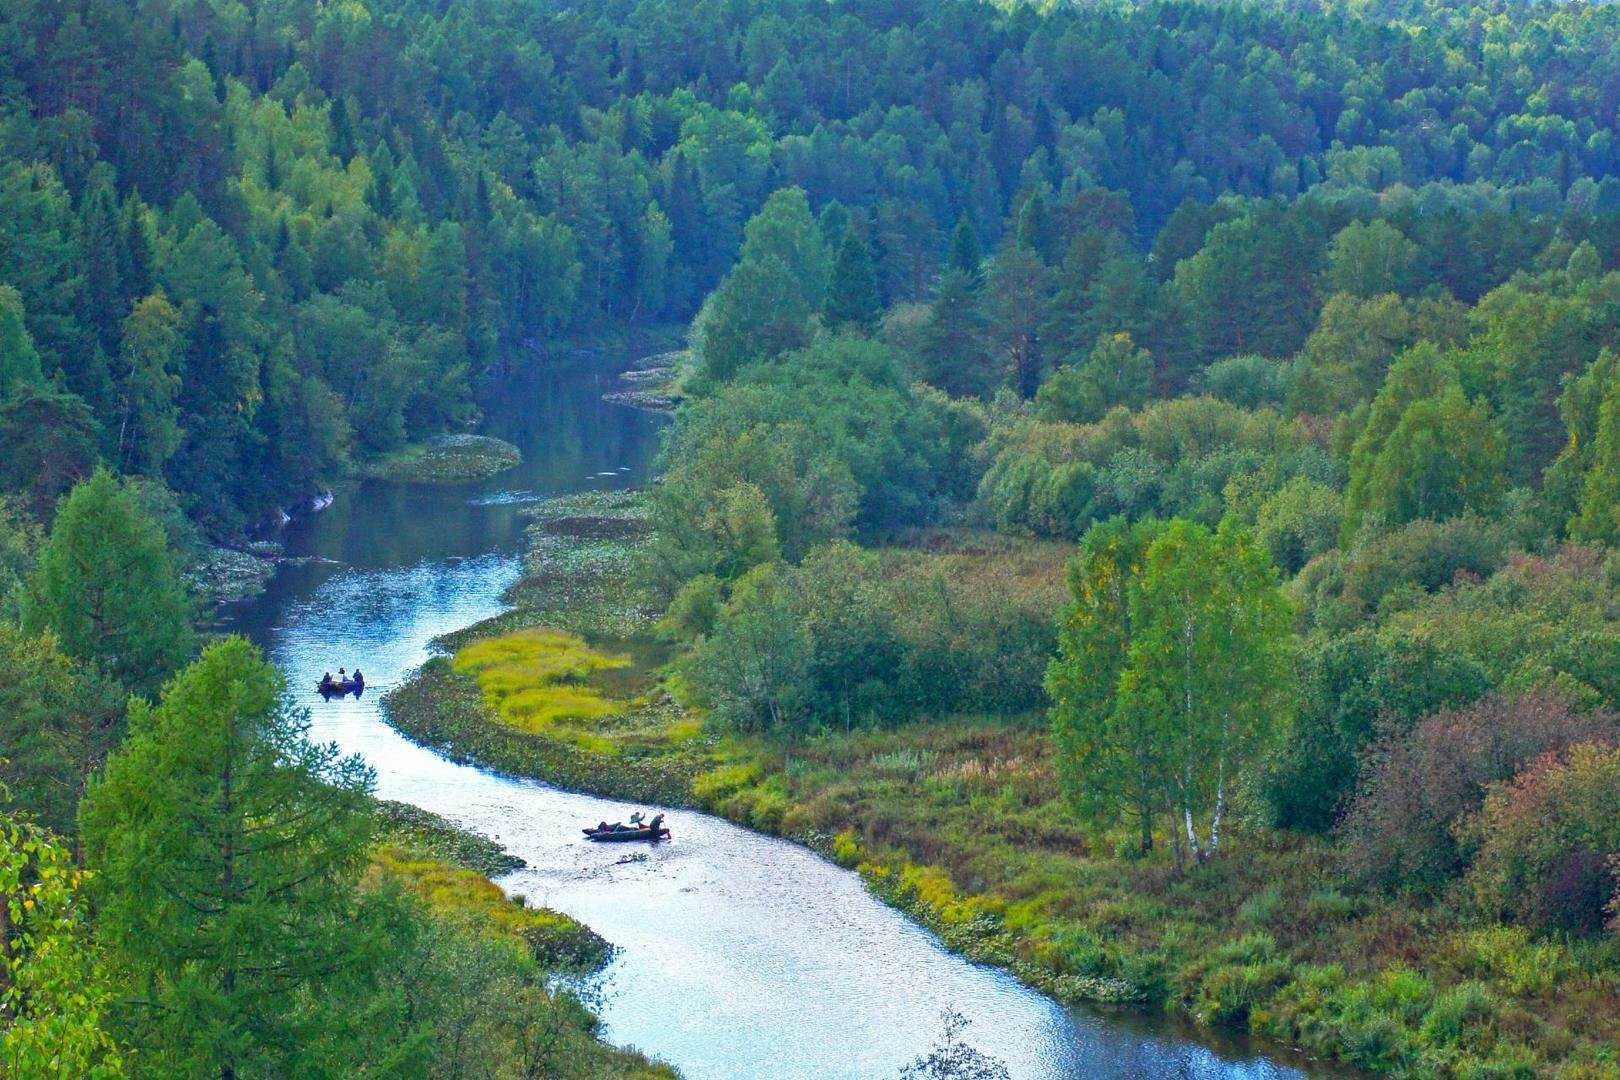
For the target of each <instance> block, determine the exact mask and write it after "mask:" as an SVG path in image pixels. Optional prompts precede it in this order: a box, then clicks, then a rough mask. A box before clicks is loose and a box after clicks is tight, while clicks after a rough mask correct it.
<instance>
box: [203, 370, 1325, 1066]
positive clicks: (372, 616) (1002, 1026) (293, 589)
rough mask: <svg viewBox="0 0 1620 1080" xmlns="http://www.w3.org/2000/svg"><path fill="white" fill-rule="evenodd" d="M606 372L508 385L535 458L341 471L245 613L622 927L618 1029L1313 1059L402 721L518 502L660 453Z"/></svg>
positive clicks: (902, 1053)
mask: <svg viewBox="0 0 1620 1080" xmlns="http://www.w3.org/2000/svg"><path fill="white" fill-rule="evenodd" d="M605 382H606V380H605V379H604V378H603V377H602V376H600V375H597V374H595V373H592V372H587V371H577V370H576V371H560V372H557V373H555V374H553V375H552V376H550V377H547V378H542V379H538V380H536V381H535V383H534V385H532V386H530V387H528V388H526V389H525V390H523V391H522V392H520V393H518V392H515V393H514V395H513V398H514V400H513V401H512V402H510V403H509V411H510V413H511V415H509V416H504V417H503V416H492V417H491V419H490V424H489V428H490V431H491V432H492V433H493V434H497V435H501V436H503V437H506V438H509V439H511V440H512V441H514V442H516V443H518V445H519V446H521V447H522V448H523V451H524V455H525V461H524V464H523V465H522V466H520V467H519V468H517V469H515V470H512V471H511V472H508V473H505V474H503V475H502V476H500V477H497V478H495V479H494V480H491V481H488V482H484V483H478V484H468V485H462V486H458V487H451V488H443V487H439V488H434V487H423V486H415V485H408V484H392V483H380V482H375V483H374V482H368V483H364V484H361V485H359V486H357V487H354V488H350V489H345V490H342V491H339V492H338V493H337V498H336V500H335V502H334V504H333V506H332V507H331V508H330V509H329V510H327V511H325V512H324V513H322V514H320V515H318V516H316V517H314V518H312V519H307V520H301V521H299V522H296V523H295V524H294V525H293V526H291V527H290V528H289V531H288V534H287V536H286V537H285V539H286V541H287V544H288V548H289V551H290V552H291V553H292V554H294V555H304V556H312V557H313V558H312V559H311V560H310V561H308V562H305V563H301V564H289V565H286V566H284V567H283V568H282V569H281V571H280V572H279V573H278V574H277V576H276V579H275V580H274V581H273V582H272V583H271V587H270V590H269V592H268V593H267V594H266V595H265V596H264V597H263V598H262V599H261V600H258V601H255V602H253V603H251V604H249V605H245V606H243V607H242V608H240V609H238V610H237V611H236V612H234V613H233V617H232V621H233V623H234V625H235V626H236V627H237V628H238V629H241V630H243V631H245V632H247V633H249V634H250V635H251V636H252V637H254V638H255V639H256V640H257V641H258V642H259V643H260V644H261V645H263V646H264V647H265V648H266V649H267V650H268V651H269V653H270V654H271V656H272V657H273V658H274V659H275V660H276V662H277V663H278V664H280V665H281V666H282V668H283V669H284V670H285V671H286V673H287V678H288V683H289V685H290V686H291V687H293V688H294V692H295V693H296V694H297V696H298V697H299V699H300V701H301V702H302V703H304V704H306V705H307V706H308V707H309V708H310V710H311V720H312V732H313V735H314V736H315V737H316V738H317V739H320V740H332V741H336V742H337V743H338V744H339V745H340V746H341V747H342V748H343V749H344V750H345V751H347V752H351V753H359V754H362V755H364V756H365V758H366V760H367V761H368V762H370V764H371V765H372V767H373V768H374V769H375V770H376V774H377V793H378V794H379V795H380V796H382V797H384V798H389V799H399V800H402V801H405V802H411V803H415V804H417V805H419V806H422V807H425V808H427V809H429V810H432V811H434V812H436V813H439V814H442V815H444V816H445V817H448V818H450V819H452V820H454V821H457V822H459V823H461V824H462V825H465V826H467V827H469V828H471V829H474V830H476V831H478V832H481V833H483V834H485V835H487V836H490V837H493V838H494V839H496V840H498V841H500V842H501V843H502V844H504V845H505V846H506V847H507V848H508V849H510V850H511V851H512V852H514V853H515V854H517V855H519V856H521V857H522V858H524V859H525V860H527V862H528V863H529V865H528V867H527V868H525V869H523V870H519V871H516V872H514V873H512V874H510V875H508V876H507V877H505V878H504V879H502V882H501V883H502V885H503V886H504V887H505V888H506V889H507V890H508V891H509V892H512V893H520V894H523V895H525V896H527V897H528V898H529V899H530V900H532V901H534V902H537V903H542V904H545V905H547V906H550V907H553V908H557V909H559V910H562V911H566V912H568V913H569V914H571V915H574V916H576V917H577V918H579V919H581V920H583V921H584V922H585V923H587V924H588V925H590V926H591V927H592V928H594V929H595V930H596V931H597V932H598V933H600V934H602V936H604V937H605V938H607V939H608V940H609V941H610V942H612V943H613V944H614V945H615V946H617V947H618V952H617V954H616V956H615V958H614V960H613V962H612V963H611V964H610V965H609V967H608V968H607V969H606V971H605V972H604V973H603V975H602V976H601V978H600V981H599V985H600V987H601V990H602V995H603V996H602V1001H601V1008H600V1011H601V1014H602V1018H603V1034H604V1036H605V1037H606V1038H607V1039H608V1040H609V1041H611V1042H614V1043H617V1044H620V1045H626V1046H636V1047H638V1048H640V1049H642V1050H644V1051H646V1052H648V1053H649V1054H651V1055H653V1056H655V1057H658V1058H661V1059H663V1060H665V1061H668V1062H670V1063H672V1064H674V1065H675V1066H677V1067H678V1068H679V1069H680V1070H681V1072H682V1073H683V1075H685V1076H687V1077H690V1078H693V1080H699V1078H725V1080H733V1078H743V1077H771V1078H778V1077H780V1078H789V1077H806V1078H809V1077H816V1078H841V1077H847V1078H866V1077H889V1076H894V1075H896V1074H897V1073H898V1071H899V1069H900V1068H901V1067H902V1066H904V1065H905V1064H906V1063H907V1062H909V1061H911V1060H913V1059H914V1058H916V1057H917V1056H918V1055H919V1054H922V1053H924V1052H926V1051H927V1049H928V1048H929V1047H930V1045H931V1044H932V1043H933V1042H934V1040H935V1039H936V1037H937V1035H938V1033H939V1030H940V1012H941V1010H942V1009H944V1008H946V1007H950V1008H954V1009H955V1010H957V1011H958V1012H960V1013H962V1014H963V1015H964V1016H965V1017H966V1018H967V1019H968V1020H969V1021H970V1026H969V1027H968V1029H967V1031H966V1033H965V1036H964V1037H965V1039H966V1040H967V1041H968V1042H970V1043H972V1044H973V1045H974V1046H976V1047H978V1048H979V1049H980V1050H982V1051H984V1052H985V1053H987V1054H990V1055H992V1056H994V1057H995V1058H998V1059H999V1060H1000V1061H1001V1062H1002V1063H1004V1064H1005V1065H1006V1066H1007V1068H1008V1069H1009V1071H1010V1072H1011V1075H1012V1076H1013V1077H1015V1078H1018V1080H1033V1078H1050V1077H1120V1078H1124V1077H1190V1078H1200V1080H1202V1078H1238V1077H1244V1078H1248V1077H1253V1078H1274V1077H1275V1078H1281V1077H1297V1076H1303V1075H1306V1073H1304V1072H1302V1071H1301V1070H1300V1069H1299V1068H1298V1067H1296V1066H1291V1065H1287V1064H1282V1063H1279V1062H1277V1061H1274V1060H1272V1059H1269V1058H1267V1057H1264V1056H1260V1055H1257V1054H1255V1053H1253V1052H1251V1051H1248V1050H1247V1049H1245V1048H1243V1047H1241V1046H1230V1047H1223V1048H1222V1049H1221V1050H1218V1051H1217V1050H1213V1049H1210V1048H1207V1047H1206V1046H1203V1045H1200V1044H1198V1043H1195V1042H1192V1041H1190V1040H1188V1039H1187V1038H1185V1037H1184V1036H1183V1035H1181V1034H1180V1033H1178V1032H1176V1031H1175V1030H1173V1029H1172V1028H1171V1027H1170V1026H1169V1025H1167V1024H1165V1023H1162V1022H1158V1021H1151V1022H1150V1021H1147V1020H1142V1019H1137V1018H1130V1017H1124V1018H1122V1017H1114V1016H1103V1015H1099V1014H1093V1013H1089V1012H1079V1011H1072V1010H1068V1009H1065V1008H1064V1007H1062V1006H1060V1005H1058V1004H1056V1003H1055V1002H1053V1001H1051V1000H1050V999H1048V998H1045V997H1043V996H1041V995H1039V994H1036V993H1034V992H1032V991H1030V990H1029V989H1027V988H1025V987H1023V986H1021V985H1020V984H1019V983H1018V982H1017V981H1015V980H1014V979H1012V978H1011V977H1010V976H1007V975H1005V974H1003V973H1001V972H998V971H994V970H991V969H987V968H982V967H978V966H975V965H973V964H970V963H967V962H966V961H964V960H962V959H960V958H959V957H956V956H953V955H951V954H950V953H948V952H946V951H945V950H944V949H943V948H941V947H940V945H939V944H938V942H936V941H935V940H934V939H933V938H932V937H931V936H930V935H929V934H928V933H926V932H925V931H923V930H921V929H919V928H918V927H916V926H914V925H913V924H911V923H910V922H908V921H907V920H906V919H904V918H902V917H901V916H900V915H898V914H897V913H895V912H894V911H892V910H891V909H889V908H887V907H885V906H884V905H883V904H881V903H880V902H878V901H877V900H875V899H873V898H872V897H871V896H870V895H869V894H868V893H867V892H866V890H865V889H864V888H863V887H862V885H861V883H860V880H859V879H858V878H857V877H856V876H855V875H854V874H853V873H851V872H849V871H846V870H843V869H841V868H839V867H837V866H834V865H833V864H831V863H829V862H826V861H825V860H823V859H820V858H818V857H817V856H815V855H813V854H811V853H810V852H808V851H806V850H805V849H803V848H800V847H797V846H795V845H793V844H789V843H785V842H783V841H780V840H774V839H771V838H768V837H764V836H760V835H758V834H755V833H751V832H749V831H747V830H744V829H741V828H738V827H736V826H734V825H731V824H729V823H727V822H724V821H721V820H719V819H716V818H711V817H707V816H705V815H702V814H694V813H689V812H686V811H675V812H672V813H671V814H670V816H669V825H670V827H671V829H672V831H673V837H672V839H671V840H670V841H669V842H667V843H663V844H660V845H656V846H647V845H640V844H634V845H606V844H590V843H587V842H585V841H584V840H582V838H581V836H580V832H579V829H580V827H581V826H582V825H585V824H594V823H595V822H597V821H599V820H603V819H606V820H609V821H614V820H622V819H624V818H626V817H627V816H628V815H629V813H630V812H631V811H632V810H633V809H634V808H633V807H631V806H629V805H627V804H623V803H618V802H613V801H609V800H602V799H596V798H592V797H590V796H586V795H577V794H572V793H569V792H563V791H559V790H557V789H555V788H551V787H548V786H547V785H544V784H539V783H535V782H532V781H526V780H515V779H511V778H507V777H502V776H497V775H495V774H493V773H489V772H485V771H483V770H479V769H474V768H470V767H467V766H462V765H456V764H453V763H451V762H450V761H448V760H446V759H444V758H442V757H440V756H439V755H437V754H435V753H433V752H431V751H428V750H425V749H423V748H421V747H419V746H416V745H414V744H413V743H410V742H409V741H407V740H406V739H404V738H403V737H401V736H400V735H398V734H397V733H396V732H395V731H394V730H393V729H392V728H389V727H388V726H387V725H386V724H385V723H384V722H383V721H382V720H381V718H380V717H379V715H378V711H377V702H378V697H379V695H380V692H382V691H385V690H386V689H387V688H388V687H390V686H392V685H394V684H395V683H396V682H398V681H399V680H400V679H401V678H403V677H404V676H406V675H407V674H408V673H409V672H410V671H411V670H412V669H414V668H415V667H417V666H418V665H419V664H421V663H422V661H423V660H425V659H426V658H427V656H428V655H429V652H428V642H430V641H431V640H432V639H433V638H434V637H436V636H437V635H440V634H443V633H446V632H448V631H450V630H455V629H459V628H461V627H463V626H466V625H468V624H469V623H473V622H476V621H478V620H480V619H483V618H485V617H487V616H490V615H493V614H495V613H497V612H499V611H500V610H501V608H502V605H501V600H500V595H501V592H502V591H503V590H504V589H505V588H506V586H507V585H508V584H510V583H511V582H512V580H513V579H514V578H515V577H516V575H517V572H518V553H519V550H520V547H521V542H522V527H523V520H522V518H521V517H520V516H519V514H518V512H519V510H520V509H521V507H522V505H523V504H524V503H525V502H527V501H532V500H533V499H534V498H536V497H542V496H545V495H550V494H555V493H559V492H564V491H574V490H580V489H585V488H593V487H617V486H622V485H625V484H629V483H634V482H636V481H638V480H639V479H641V478H642V477H643V476H644V474H645V470H646V468H647V465H648V461H649V458H650V456H651V453H652V451H653V450H654V448H655V446H656V440H657V429H658V425H659V420H658V418H656V417H654V416H652V415H651V414H647V413H642V412H637V411H635V410H632V409H628V408H624V407H621V406H613V405H607V404H604V403H603V402H601V400H600V395H601V393H602V391H603V389H605V388H606V387H605V385H604V384H605ZM356 664H358V665H360V666H361V667H362V668H363V669H364V671H365V673H366V681H367V691H366V694H365V695H364V696H363V697H361V698H359V699H353V698H347V699H340V700H334V701H331V702H323V701H322V700H321V699H320V698H319V697H318V696H317V695H316V694H315V693H314V692H313V687H314V684H315V682H316V680H317V679H319V677H320V674H321V673H322V672H323V671H325V670H334V671H335V670H336V668H337V667H338V666H339V665H342V666H345V667H349V668H351V669H352V668H353V667H354V666H355V665H356ZM627 849H629V850H627ZM1310 1075H1319V1073H1318V1072H1317V1070H1315V1069H1312V1070H1311V1072H1310Z"/></svg>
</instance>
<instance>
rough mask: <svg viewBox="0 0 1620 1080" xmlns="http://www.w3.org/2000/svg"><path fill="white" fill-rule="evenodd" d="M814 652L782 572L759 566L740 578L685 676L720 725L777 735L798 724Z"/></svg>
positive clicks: (690, 660)
mask: <svg viewBox="0 0 1620 1080" xmlns="http://www.w3.org/2000/svg"><path fill="white" fill-rule="evenodd" d="M811 647H812V640H811V637H810V634H809V631H808V630H807V629H806V628H805V627H804V626H803V624H802V623H801V622H800V620H799V613H798V612H797V611H796V610H795V608H794V604H793V595H792V591H791V590H790V588H789V586H788V584H787V581H786V579H785V574H784V571H783V569H782V567H781V566H780V565H779V564H776V563H762V564H760V565H759V566H756V567H754V568H753V569H752V570H750V571H748V572H747V573H746V574H744V575H743V576H742V577H741V578H739V579H737V582H736V584H735V585H733V586H732V589H731V597H730V599H729V600H728V601H727V602H726V606H725V607H724V608H722V609H721V610H720V612H719V614H718V615H717V616H716V618H715V627H714V632H713V633H712V634H711V635H710V636H708V637H707V638H704V639H703V640H702V641H700V642H699V643H698V645H697V647H696V648H695V649H694V650H693V651H692V653H691V655H690V656H689V657H688V659H687V660H686V662H685V664H684V666H683V673H684V675H685V677H686V679H687V681H688V682H689V683H690V684H691V686H692V687H693V689H694V690H695V691H696V693H697V694H698V696H699V698H700V699H701V700H703V701H704V702H705V703H706V704H707V705H708V706H709V707H710V708H711V709H712V710H713V712H714V715H715V718H716V719H717V720H719V721H720V722H722V723H724V724H728V725H731V726H733V727H736V728H738V729H739V730H742V731H759V730H763V729H768V728H778V729H780V728H784V727H787V726H789V725H794V724H797V723H798V722H799V721H800V719H801V716H802V710H803V708H804V701H803V694H804V688H805V683H806V681H807V675H808V669H809V666H810V651H811Z"/></svg>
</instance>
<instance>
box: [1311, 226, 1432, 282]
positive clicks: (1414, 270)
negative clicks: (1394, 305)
mask: <svg viewBox="0 0 1620 1080" xmlns="http://www.w3.org/2000/svg"><path fill="white" fill-rule="evenodd" d="M1420 257H1421V253H1420V252H1419V250H1418V246H1417V245H1416V244H1414V243H1413V242H1412V241H1410V240H1408V239H1407V238H1406V236H1405V235H1404V234H1403V233H1402V232H1401V231H1400V230H1399V229H1397V228H1396V227H1395V226H1393V225H1391V224H1390V223H1389V222H1387V221H1381V220H1375V221H1369V222H1360V221H1353V222H1351V223H1350V224H1348V225H1346V226H1345V227H1344V228H1342V229H1340V230H1339V232H1338V233H1337V235H1335V236H1334V237H1333V243H1332V244H1331V245H1330V246H1329V248H1328V253H1327V263H1328V268H1327V286H1328V289H1329V290H1330V291H1332V292H1336V293H1348V294H1349V295H1351V296H1356V297H1360V298H1362V299H1371V298H1372V297H1375V296H1382V295H1384V294H1386V293H1396V294H1400V295H1406V294H1409V293H1410V292H1412V291H1413V287H1414V286H1415V285H1416V284H1417V282H1418V260H1419V258H1420Z"/></svg>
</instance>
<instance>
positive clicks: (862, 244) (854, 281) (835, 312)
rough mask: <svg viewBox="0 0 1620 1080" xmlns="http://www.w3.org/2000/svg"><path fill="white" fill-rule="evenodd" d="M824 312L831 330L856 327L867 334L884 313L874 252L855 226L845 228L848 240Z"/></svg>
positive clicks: (836, 266) (875, 326)
mask: <svg viewBox="0 0 1620 1080" xmlns="http://www.w3.org/2000/svg"><path fill="white" fill-rule="evenodd" d="M821 314H822V319H823V320H824V321H825V322H826V324H827V326H828V327H829V328H831V329H837V328H839V327H853V328H855V329H857V330H860V331H862V332H863V333H871V332H872V331H873V330H874V329H876V328H877V324H878V319H879V318H881V317H882V315H883V297H882V295H881V294H880V293H879V291H878V280H877V269H876V268H875V267H874V266H873V265H872V253H871V250H870V249H869V248H868V247H867V244H866V241H865V240H864V239H862V238H861V235H860V233H859V232H857V231H856V230H855V229H846V230H845V231H844V242H843V244H841V245H840V246H839V248H838V259H837V261H836V262H834V263H833V272H832V282H831V283H830V284H829V285H828V287H827V303H826V305H825V306H824V307H823V308H822V312H821Z"/></svg>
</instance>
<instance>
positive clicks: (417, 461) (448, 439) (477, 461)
mask: <svg viewBox="0 0 1620 1080" xmlns="http://www.w3.org/2000/svg"><path fill="white" fill-rule="evenodd" d="M522 460H523V455H522V454H521V453H520V452H519V451H518V448H517V447H516V446H513V445H512V444H511V443H509V442H507V441H506V440H505V439H497V438H495V437H494V436H492V435H470V434H466V433H460V434H454V435H441V436H439V437H438V438H436V439H432V440H430V441H428V442H425V443H413V444H412V445H410V446H407V447H405V448H403V449H401V450H396V451H394V452H393V453H391V454H387V455H385V456H383V457H380V458H376V459H374V460H372V461H368V462H365V463H364V464H362V465H360V466H359V467H358V468H357V469H356V470H355V471H356V472H357V473H358V474H359V475H360V476H363V477H365V478H367V479H371V480H402V481H406V482H409V483H415V484H456V483H463V482H465V481H468V480H484V479H487V478H488V477H491V476H494V475H495V474H497V473H503V472H505V471H506V470H507V469H510V468H513V467H514V466H516V465H517V464H518V463H519V462H521V461H522Z"/></svg>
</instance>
